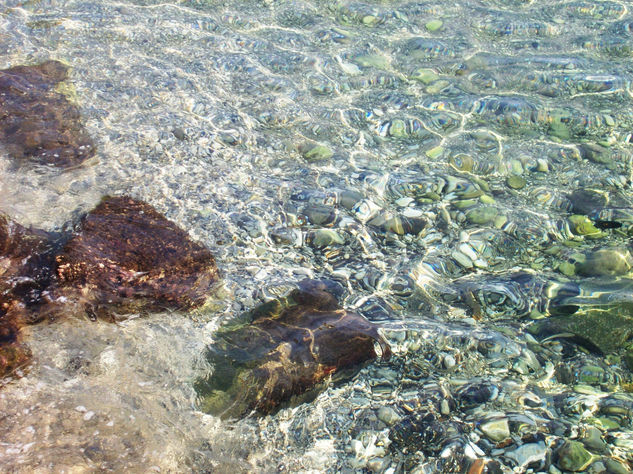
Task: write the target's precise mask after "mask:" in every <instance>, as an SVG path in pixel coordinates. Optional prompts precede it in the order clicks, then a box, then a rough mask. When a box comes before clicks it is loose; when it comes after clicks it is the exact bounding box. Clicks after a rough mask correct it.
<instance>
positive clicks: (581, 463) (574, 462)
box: [556, 441, 593, 472]
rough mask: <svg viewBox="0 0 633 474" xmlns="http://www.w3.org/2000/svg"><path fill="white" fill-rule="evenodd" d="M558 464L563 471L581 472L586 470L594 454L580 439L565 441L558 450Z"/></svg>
mask: <svg viewBox="0 0 633 474" xmlns="http://www.w3.org/2000/svg"><path fill="white" fill-rule="evenodd" d="M556 455H557V456H558V460H557V461H556V466H557V467H559V468H560V469H562V470H563V471H572V472H579V471H583V470H585V469H586V468H587V467H588V466H589V464H590V463H591V461H592V459H593V456H592V455H591V453H590V452H589V451H587V450H586V449H585V448H584V447H583V445H582V443H580V442H578V441H565V443H563V445H562V446H561V447H560V448H559V449H558V451H557V452H556Z"/></svg>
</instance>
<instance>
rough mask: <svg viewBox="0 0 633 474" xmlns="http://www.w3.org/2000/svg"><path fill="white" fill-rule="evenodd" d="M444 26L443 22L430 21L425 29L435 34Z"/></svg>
mask: <svg viewBox="0 0 633 474" xmlns="http://www.w3.org/2000/svg"><path fill="white" fill-rule="evenodd" d="M443 25H444V23H443V22H442V20H431V21H428V22H427V23H426V24H425V25H424V27H425V28H426V29H427V30H428V31H430V32H431V33H433V32H434V31H437V30H439V29H440V28H442V26H443Z"/></svg>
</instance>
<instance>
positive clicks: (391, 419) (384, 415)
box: [378, 406, 402, 426]
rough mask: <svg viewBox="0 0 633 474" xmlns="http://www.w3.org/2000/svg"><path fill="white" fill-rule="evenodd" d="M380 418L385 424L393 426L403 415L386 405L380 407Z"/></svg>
mask: <svg viewBox="0 0 633 474" xmlns="http://www.w3.org/2000/svg"><path fill="white" fill-rule="evenodd" d="M378 419H379V420H380V421H382V422H383V423H384V424H385V425H387V426H392V425H395V424H396V423H397V422H399V421H400V420H401V419H402V417H401V416H400V415H399V414H398V412H397V411H396V410H394V409H393V408H391V407H389V406H385V407H380V408H379V409H378Z"/></svg>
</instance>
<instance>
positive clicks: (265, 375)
mask: <svg viewBox="0 0 633 474" xmlns="http://www.w3.org/2000/svg"><path fill="white" fill-rule="evenodd" d="M249 319H252V321H250V322H247V323H245V324H244V325H242V326H241V327H238V328H227V329H225V330H220V331H219V332H218V333H217V334H216V337H217V339H218V340H217V342H216V343H215V344H213V346H211V347H210V348H209V350H208V352H207V355H206V357H207V359H208V361H209V362H210V363H211V364H212V366H213V373H212V374H211V376H210V377H208V378H206V379H200V380H198V381H197V382H196V384H195V388H196V391H197V392H198V394H199V396H200V397H201V405H202V409H203V410H204V411H207V412H210V413H213V414H216V415H220V416H222V417H226V418H233V417H241V416H244V415H247V414H248V413H250V412H251V411H256V412H257V413H259V414H268V413H270V412H272V411H274V410H276V409H277V408H279V407H280V406H281V405H282V404H284V403H288V402H291V401H293V399H294V400H295V402H296V401H300V400H302V399H304V400H305V399H306V397H314V396H315V395H316V394H317V393H318V389H319V388H321V389H322V388H323V387H322V386H321V387H320V386H319V385H320V384H321V383H322V382H325V381H326V380H327V379H328V378H329V377H330V376H339V377H340V376H341V375H342V374H345V373H346V372H347V373H346V374H345V375H347V376H349V375H350V373H354V372H357V371H358V370H359V369H360V367H361V366H362V364H363V363H365V362H367V361H370V360H372V359H374V358H375V357H376V352H375V350H374V344H375V343H378V344H379V345H380V348H381V356H382V358H383V359H389V357H390V355H391V349H390V347H389V345H388V344H387V342H386V341H385V339H384V338H383V337H382V336H381V335H380V334H379V333H378V327H377V326H376V325H374V324H372V323H370V322H369V321H367V320H366V319H365V318H363V317H362V316H360V315H358V314H356V313H352V312H349V311H346V310H344V309H342V308H341V307H340V306H339V305H338V303H337V301H336V299H335V297H334V296H332V294H331V293H330V292H328V288H327V287H326V285H324V284H323V283H322V282H318V281H304V282H302V283H301V284H300V288H299V289H296V290H294V291H292V292H291V293H290V294H289V295H288V296H287V297H286V298H285V299H283V300H273V301H271V302H269V303H266V304H265V305H263V306H260V307H258V308H256V309H255V310H253V312H252V314H251V315H250V316H249Z"/></svg>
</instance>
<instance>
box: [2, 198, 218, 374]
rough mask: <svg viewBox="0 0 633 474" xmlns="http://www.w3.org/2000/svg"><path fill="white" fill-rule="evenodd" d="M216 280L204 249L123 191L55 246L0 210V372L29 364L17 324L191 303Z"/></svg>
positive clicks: (105, 201)
mask: <svg viewBox="0 0 633 474" xmlns="http://www.w3.org/2000/svg"><path fill="white" fill-rule="evenodd" d="M217 279H218V270H217V267H216V265H215V260H214V258H213V256H212V255H211V252H210V251H209V250H208V249H206V248H205V247H203V246H202V245H200V244H198V243H196V242H194V241H193V240H191V238H190V237H189V236H188V235H187V233H186V232H185V231H183V230H182V229H180V228H178V227H177V226H176V225H175V224H174V223H173V222H171V221H169V220H167V219H166V218H165V217H164V216H163V215H162V214H160V213H159V212H158V211H156V210H155V209H154V208H153V207H152V206H150V205H149V204H147V203H144V202H141V201H136V200H134V199H132V198H129V197H106V198H104V199H103V200H102V201H101V203H100V204H99V205H98V206H97V207H96V208H95V209H94V210H92V211H91V212H89V213H88V214H87V215H86V216H85V217H84V218H83V219H82V221H81V223H80V225H79V228H78V231H77V232H76V233H74V234H73V235H72V236H70V238H69V240H68V241H67V242H66V244H65V245H64V246H63V248H62V249H61V251H59V245H58V243H57V242H56V240H55V239H52V238H51V236H50V235H49V234H47V233H45V232H43V231H38V230H33V229H26V228H24V227H23V226H21V225H19V224H17V223H15V222H13V221H11V220H10V219H9V218H7V217H5V216H4V215H2V214H0V377H1V376H3V375H6V374H8V373H10V372H12V371H13V370H15V369H16V368H17V367H19V366H21V365H23V364H25V363H27V362H28V359H29V356H30V354H29V351H28V349H27V348H26V347H25V346H24V345H22V343H21V342H20V337H19V332H20V328H21V327H22V326H23V325H24V324H31V323H36V322H38V321H41V320H42V319H45V318H47V317H50V318H51V319H54V318H55V317H56V316H58V315H63V314H67V313H76V312H79V313H81V312H84V311H86V312H88V314H89V315H90V316H98V315H103V316H113V315H114V313H115V312H116V313H117V314H125V313H131V312H139V311H149V310H162V309H180V310H186V309H191V308H194V307H196V306H200V305H201V304H203V303H204V301H205V300H206V298H207V296H208V295H209V292H210V290H211V288H212V286H213V284H214V283H215V282H216V281H217Z"/></svg>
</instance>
